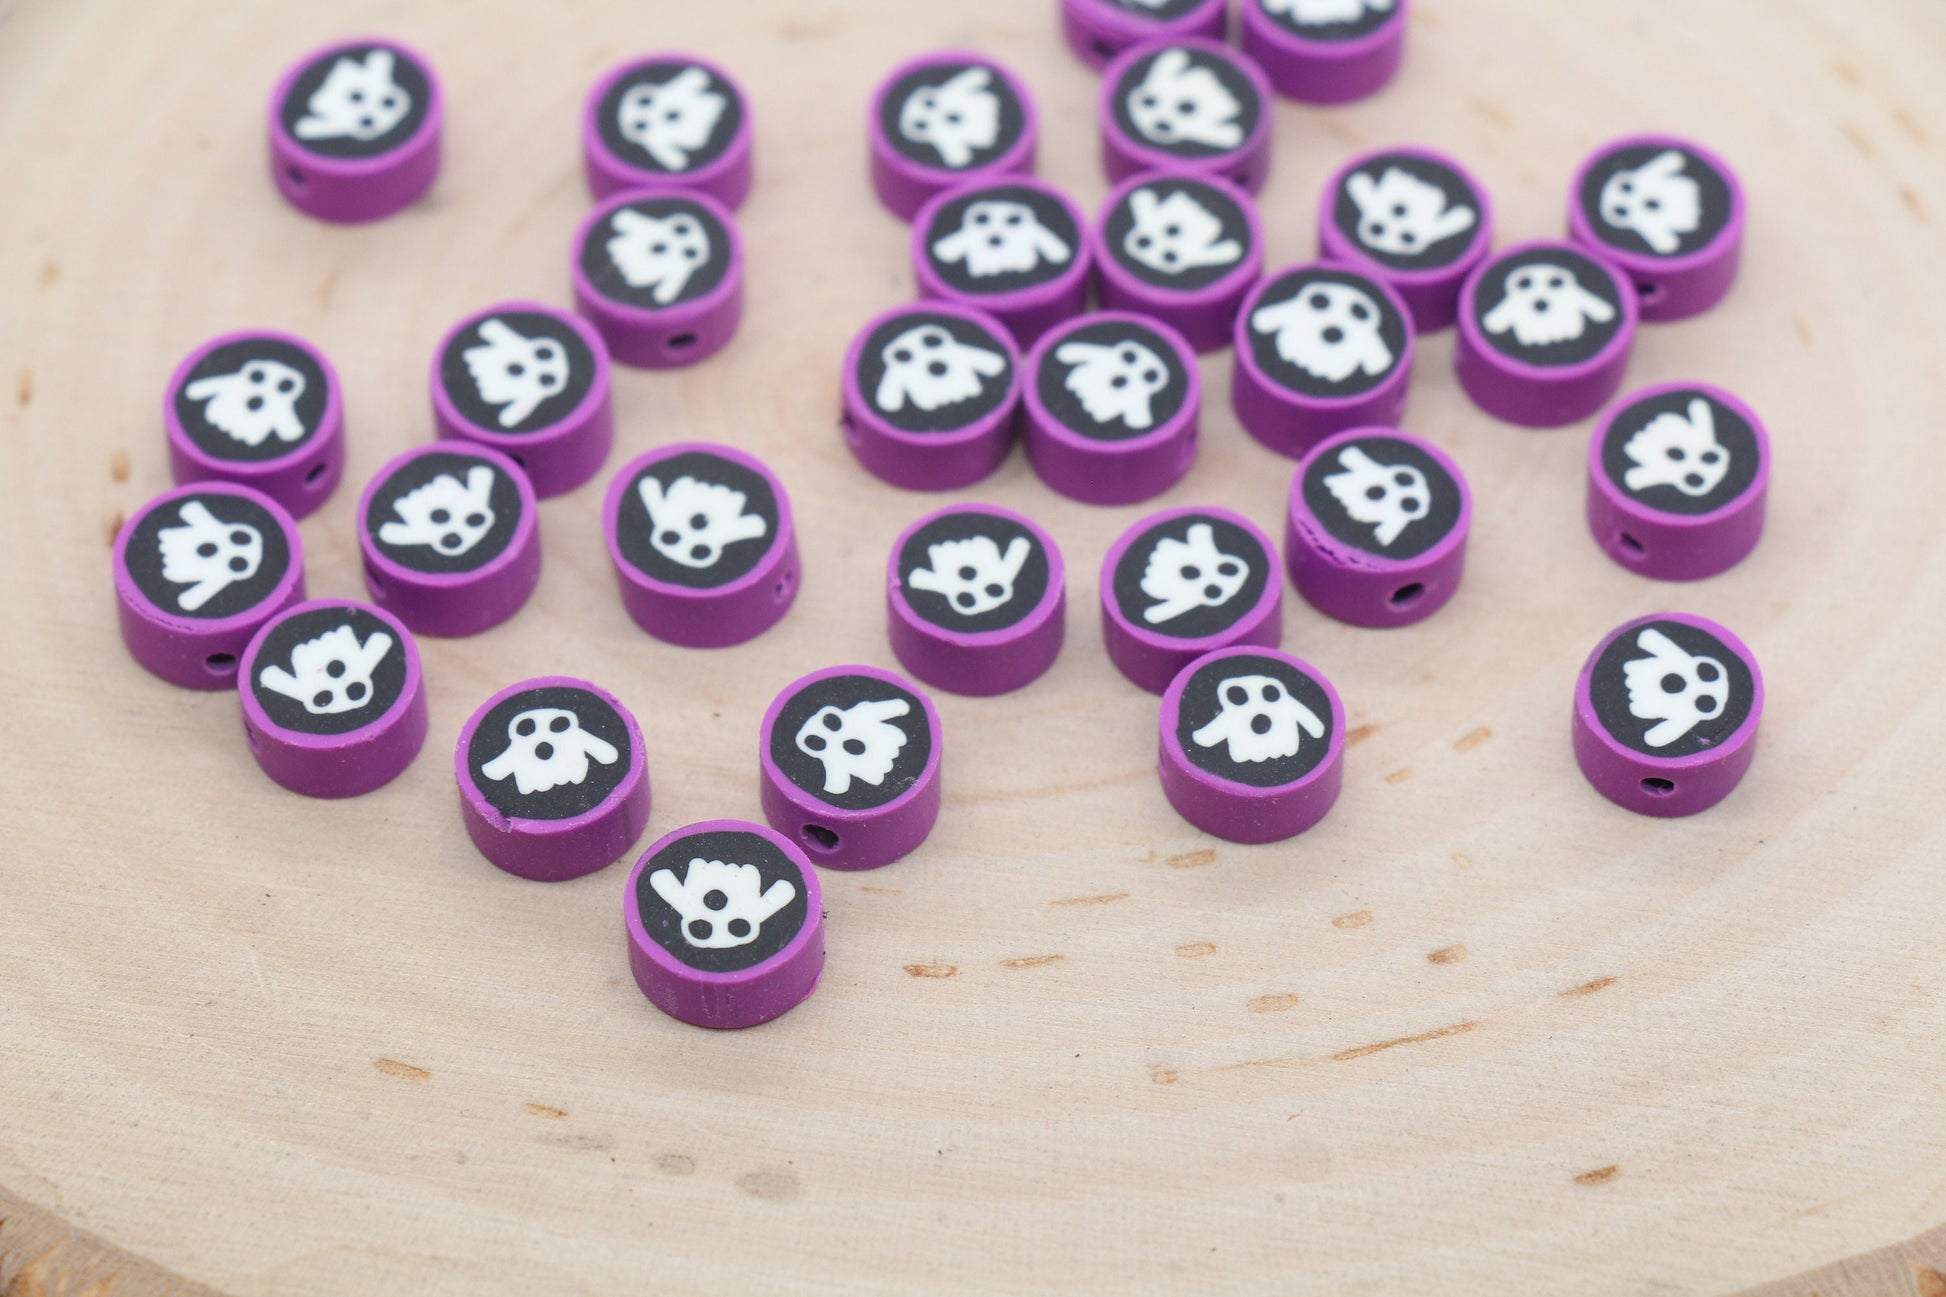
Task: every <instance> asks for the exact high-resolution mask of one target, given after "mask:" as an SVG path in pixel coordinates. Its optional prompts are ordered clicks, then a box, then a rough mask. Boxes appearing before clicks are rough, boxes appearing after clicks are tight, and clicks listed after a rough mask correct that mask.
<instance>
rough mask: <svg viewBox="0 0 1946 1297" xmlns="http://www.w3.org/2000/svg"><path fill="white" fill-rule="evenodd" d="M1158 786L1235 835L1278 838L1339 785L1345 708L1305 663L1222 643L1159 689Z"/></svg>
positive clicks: (1322, 805)
mask: <svg viewBox="0 0 1946 1297" xmlns="http://www.w3.org/2000/svg"><path fill="white" fill-rule="evenodd" d="M1161 729H1162V751H1161V758H1160V761H1159V769H1160V771H1161V774H1162V792H1163V795H1164V796H1166V797H1167V798H1168V799H1169V804H1170V805H1171V806H1173V807H1175V808H1176V813H1177V814H1178V815H1180V816H1182V817H1183V818H1184V819H1185V820H1188V821H1189V822H1190V823H1191V824H1193V825H1195V826H1196V827H1197V828H1199V829H1201V830H1202V831H1203V832H1205V833H1212V834H1215V835H1216V836H1217V837H1219V838H1226V839H1228V840H1229V841H1231V842H1277V841H1280V840H1282V839H1284V838H1288V837H1293V836H1295V835H1297V834H1299V833H1302V832H1304V830H1306V829H1308V828H1310V827H1311V826H1312V825H1313V824H1316V823H1317V822H1318V821H1319V820H1321V819H1323V818H1324V814H1325V812H1326V811H1328V810H1330V809H1331V804H1332V803H1333V802H1335V801H1337V800H1338V789H1339V787H1340V786H1341V785H1342V784H1343V782H1344V751H1345V708H1344V704H1343V703H1341V702H1339V701H1338V691H1337V690H1335V689H1333V688H1332V687H1331V682H1330V681H1329V680H1326V679H1325V678H1324V675H1323V673H1322V672H1320V671H1319V670H1318V669H1317V668H1316V667H1314V666H1312V665H1310V664H1309V663H1308V662H1304V661H1301V660H1299V659H1298V658H1294V657H1292V656H1291V655H1290V654H1288V653H1280V652H1278V651H1277V650H1276V649H1264V648H1249V647H1238V648H1227V649H1219V650H1218V651H1216V652H1214V653H1210V654H1207V655H1205V656H1203V657H1200V658H1198V659H1196V661H1195V662H1193V663H1191V664H1190V665H1188V666H1186V667H1184V668H1183V669H1182V671H1181V672H1180V673H1179V674H1178V675H1177V676H1176V678H1175V679H1174V680H1172V681H1170V682H1169V689H1168V691H1167V692H1166V693H1164V694H1163V695H1162V718H1161Z"/></svg>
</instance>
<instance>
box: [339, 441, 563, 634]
mask: <svg viewBox="0 0 1946 1297" xmlns="http://www.w3.org/2000/svg"><path fill="white" fill-rule="evenodd" d="M357 517H358V545H359V548H360V549H361V550H363V551H364V556H365V589H366V590H367V591H369V592H370V593H371V596H372V602H373V603H375V604H377V605H378V606H379V607H381V608H383V609H385V610H386V611H387V612H389V613H391V614H392V615H393V616H395V617H397V618H398V619H399V620H400V621H402V622H404V623H405V624H406V625H407V626H408V627H409V628H411V630H412V633H413V634H415V635H477V634H479V633H480V632H481V631H483V630H486V629H487V628H488V627H491V626H498V625H499V624H500V623H501V622H503V621H505V620H507V618H509V617H511V616H513V615H514V614H515V613H516V612H519V611H520V606H521V605H522V604H524V603H526V602H527V596H528V595H530V594H532V593H533V592H534V583H535V582H537V581H539V580H540V575H541V536H540V524H539V514H538V510H537V508H536V505H535V500H534V488H533V487H531V486H529V485H528V484H527V475H526V474H525V473H522V472H521V471H520V469H519V468H518V467H517V466H516V465H515V464H514V462H513V461H512V460H510V459H508V458H507V457H506V456H505V455H502V454H501V453H500V452H498V451H494V450H488V449H487V448H486V447H484V446H461V445H456V444H454V443H452V442H440V443H435V444H433V445H431V446H420V447H418V448H417V449H414V450H408V451H407V452H405V454H403V455H400V456H398V457H397V458H396V459H394V460H392V461H391V462H390V463H388V464H387V465H386V466H385V467H384V468H381V469H380V470H379V471H378V473H377V474H376V475H375V476H374V477H373V478H372V480H371V481H370V482H368V483H366V485H365V490H364V492H363V493H362V494H361V495H360V496H359V497H358V514H357Z"/></svg>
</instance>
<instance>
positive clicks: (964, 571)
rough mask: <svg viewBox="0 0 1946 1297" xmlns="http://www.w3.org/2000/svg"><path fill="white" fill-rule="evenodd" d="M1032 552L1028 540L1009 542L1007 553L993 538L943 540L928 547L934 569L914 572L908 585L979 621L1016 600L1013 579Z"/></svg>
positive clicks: (1019, 539)
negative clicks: (940, 599)
mask: <svg viewBox="0 0 1946 1297" xmlns="http://www.w3.org/2000/svg"><path fill="white" fill-rule="evenodd" d="M1033 548H1034V547H1033V546H1032V545H1031V544H1030V543H1029V542H1028V540H1027V538H1026V537H1025V536H1016V537H1014V538H1013V539H1012V540H1010V541H1008V542H1007V549H1006V552H1005V553H1002V552H1001V551H1000V546H999V545H997V544H995V543H994V540H993V538H992V537H991V536H968V537H965V538H964V539H961V540H942V541H940V542H939V543H938V544H937V545H928V546H926V561H927V562H928V563H930V564H932V566H931V567H921V568H915V569H913V572H912V575H911V576H910V577H908V578H906V583H907V584H908V585H910V586H911V587H912V588H913V589H915V590H930V591H932V592H933V593H934V594H936V595H939V596H941V597H942V598H944V599H945V600H946V604H947V606H948V607H950V608H951V609H952V610H953V611H954V612H956V613H960V614H962V615H963V616H967V617H977V616H978V615H979V614H981V613H983V612H992V611H993V610H994V609H995V608H998V607H1000V606H1001V605H1002V604H1004V603H1006V602H1007V601H1008V600H1009V599H1011V598H1013V597H1014V578H1016V577H1018V576H1019V575H1020V569H1021V566H1022V565H1023V564H1024V563H1026V562H1027V556H1028V555H1029V554H1030V553H1032V552H1033Z"/></svg>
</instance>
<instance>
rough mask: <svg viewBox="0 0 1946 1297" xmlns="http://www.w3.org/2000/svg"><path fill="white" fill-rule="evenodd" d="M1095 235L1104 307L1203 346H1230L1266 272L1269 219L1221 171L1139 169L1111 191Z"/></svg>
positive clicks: (1212, 348)
mask: <svg viewBox="0 0 1946 1297" xmlns="http://www.w3.org/2000/svg"><path fill="white" fill-rule="evenodd" d="M1093 233H1094V262H1095V273H1096V276H1097V282H1098V284H1099V288H1100V293H1101V304H1102V306H1103V307H1104V308H1105V309H1107V310H1112V311H1132V312H1135V313H1136V314H1138V315H1150V316H1154V317H1155V318H1156V319H1158V320H1161V321H1162V322H1163V323H1165V324H1167V325H1169V326H1170V327H1171V328H1173V329H1175V330H1176V331H1177V332H1178V333H1180V334H1182V336H1183V337H1184V339H1186V340H1187V341H1188V342H1189V345H1190V346H1192V347H1194V348H1195V349H1196V350H1197V351H1215V350H1217V349H1219V348H1222V347H1227V346H1229V345H1230V343H1231V340H1232V338H1233V336H1234V333H1235V328H1236V316H1237V308H1238V307H1239V306H1241V305H1242V303H1243V299H1244V295H1245V294H1247V293H1248V292H1249V291H1250V289H1251V288H1252V286H1254V285H1255V284H1256V282H1257V279H1258V277H1259V276H1260V275H1262V273H1263V264H1264V253H1263V248H1264V234H1263V224H1262V222H1261V221H1259V220H1258V218H1257V207H1256V204H1255V203H1254V202H1252V201H1251V200H1250V196H1249V195H1248V194H1246V193H1244V192H1243V191H1242V190H1241V189H1238V188H1237V187H1236V186H1235V185H1232V184H1230V183H1228V182H1227V181H1224V180H1221V179H1218V178H1217V177H1215V176H1203V175H1196V174H1193V173H1185V172H1180V171H1178V172H1154V173H1150V174H1146V175H1141V176H1136V177H1133V178H1131V179H1129V180H1125V181H1123V182H1122V183H1121V184H1120V185H1117V186H1116V187H1115V191H1114V192H1113V193H1111V194H1109V195H1108V199H1107V201H1106V202H1104V203H1103V204H1102V208H1101V216H1100V218H1099V219H1098V220H1097V221H1096V223H1095V228H1094V231H1093Z"/></svg>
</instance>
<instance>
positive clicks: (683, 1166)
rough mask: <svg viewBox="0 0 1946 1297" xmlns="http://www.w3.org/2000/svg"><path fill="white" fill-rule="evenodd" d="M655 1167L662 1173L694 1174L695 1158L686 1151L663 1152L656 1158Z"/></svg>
mask: <svg viewBox="0 0 1946 1297" xmlns="http://www.w3.org/2000/svg"><path fill="white" fill-rule="evenodd" d="M655 1169H656V1170H658V1171H660V1172H662V1173H663V1174H664V1175H694V1174H696V1159H695V1158H693V1157H691V1156H690V1155H689V1154H687V1153H664V1154H662V1155H661V1156H660V1157H658V1158H656V1160H655Z"/></svg>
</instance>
